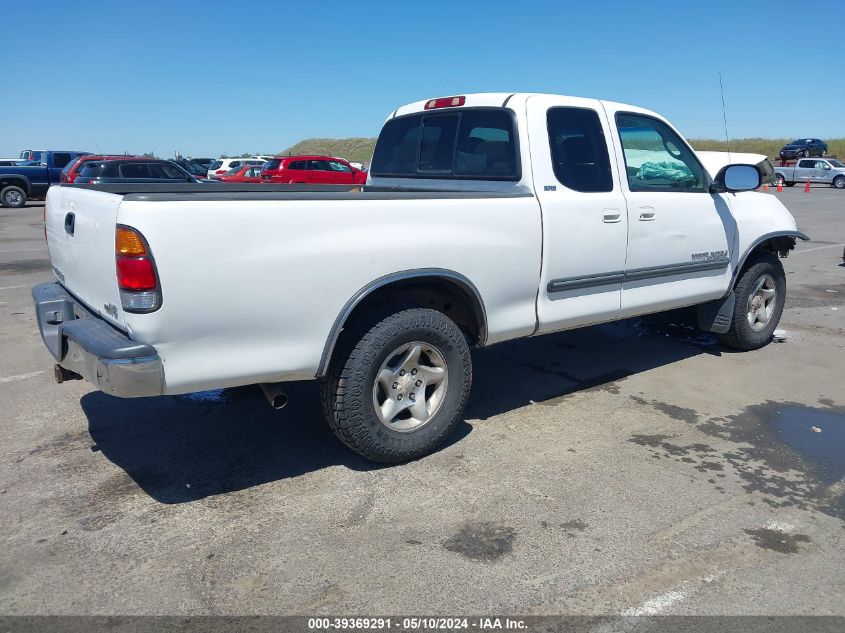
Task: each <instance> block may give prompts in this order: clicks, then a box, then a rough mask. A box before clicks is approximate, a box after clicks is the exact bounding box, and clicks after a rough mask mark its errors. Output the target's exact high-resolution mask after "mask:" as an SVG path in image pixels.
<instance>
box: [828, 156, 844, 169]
mask: <svg viewBox="0 0 845 633" xmlns="http://www.w3.org/2000/svg"><path fill="white" fill-rule="evenodd" d="M827 162H829V163H830V164H831V165H833V166H834V167H838V168H840V169H841V168H842V167H845V163H843V162H842V161H841V160H834V159H832V158H828V159H827Z"/></svg>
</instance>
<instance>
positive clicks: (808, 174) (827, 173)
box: [775, 158, 845, 189]
mask: <svg viewBox="0 0 845 633" xmlns="http://www.w3.org/2000/svg"><path fill="white" fill-rule="evenodd" d="M796 182H811V183H812V182H818V183H826V184H829V185H831V186H832V187H836V188H837V189H845V163H843V162H842V161H841V160H836V159H835V158H801V159H799V160H798V162H797V163H796V164H795V166H794V167H775V183H783V184H784V185H786V186H787V187H791V186H792V185H794V184H795V183H796Z"/></svg>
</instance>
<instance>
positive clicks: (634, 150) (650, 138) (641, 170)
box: [616, 112, 707, 193]
mask: <svg viewBox="0 0 845 633" xmlns="http://www.w3.org/2000/svg"><path fill="white" fill-rule="evenodd" d="M616 126H617V128H618V129H619V139H620V141H621V142H622V151H623V153H624V155H625V171H626V172H627V176H628V188H629V189H630V190H631V191H676V192H696V193H698V192H705V191H707V188H706V185H707V183H706V179H705V176H704V173H705V172H704V168H703V167H702V166H701V163H699V162H698V159H697V158H696V157H695V155H694V154H693V153H692V151H691V150H690V149H689V148H688V147H687V144H686V143H684V142H683V141H682V140H681V139H680V137H678V135H677V134H675V132H673V131H672V130H671V128H669V126H668V125H666V124H665V123H663V122H662V121H659V120H657V119H654V118H652V117H650V116H645V115H642V114H631V113H627V112H625V113H623V112H620V113H618V114H617V115H616Z"/></svg>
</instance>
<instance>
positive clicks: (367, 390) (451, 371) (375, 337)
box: [320, 308, 472, 464]
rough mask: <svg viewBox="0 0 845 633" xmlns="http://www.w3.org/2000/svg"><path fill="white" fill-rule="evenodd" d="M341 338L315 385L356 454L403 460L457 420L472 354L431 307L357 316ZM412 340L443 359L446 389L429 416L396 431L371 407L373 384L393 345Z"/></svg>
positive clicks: (423, 450) (431, 445)
mask: <svg viewBox="0 0 845 633" xmlns="http://www.w3.org/2000/svg"><path fill="white" fill-rule="evenodd" d="M344 338H345V340H344V341H342V342H341V346H340V349H338V350H337V352H336V354H335V355H334V358H333V359H332V363H331V366H330V368H329V372H328V376H327V377H326V378H324V379H323V380H322V381H321V385H320V388H321V396H322V397H321V400H322V404H323V414H324V415H325V417H326V421H327V422H328V424H329V426H330V427H331V429H332V430H333V431H334V433H335V435H337V437H338V438H339V439H340V440H341V441H342V442H343V443H344V444H346V445H347V446H348V447H349V448H351V449H352V450H353V451H355V452H356V453H358V454H359V455H361V456H363V457H365V458H367V459H369V460H372V461H375V462H381V463H384V464H399V463H402V462H407V461H409V460H412V459H416V458H419V457H422V456H423V455H427V454H428V453H431V452H433V451H434V450H436V449H437V448H438V447H440V446H441V445H442V444H443V443H444V442H445V441H446V438H447V437H448V436H449V434H450V433H451V432H452V430H453V429H454V428H455V425H456V424H457V423H458V422H459V421H460V419H461V417H462V415H463V411H464V407H465V406H466V402H467V398H468V397H469V391H470V387H471V385H472V359H471V357H470V352H469V346H468V345H467V341H466V338H465V337H464V334H463V333H462V332H461V330H460V328H458V326H457V325H455V323H454V322H453V321H452V320H451V319H449V318H448V317H446V316H445V315H444V314H442V313H441V312H438V311H436V310H431V309H428V308H408V309H404V310H401V311H399V312H396V313H394V314H387V315H385V314H384V313H382V314H381V315H377V314H373V315H371V316H370V317H369V318H365V319H362V320H361V321H360V322H359V323H358V324H357V326H353V327H352V328H351V329H350V332H349V334H348V336H345V337H344ZM417 341H419V342H422V343H428V344H430V345H431V346H433V347H434V348H435V349H436V350H437V351H438V352H439V353H440V354H441V355H442V358H443V359H444V360H445V365H446V375H447V382H446V386H445V394H444V395H443V396H442V401H441V403H440V405H439V408H437V410H436V412H434V415H433V417H431V419H430V420H428V421H427V422H425V423H424V424H422V425H421V426H419V427H418V428H415V429H413V430H406V431H396V430H394V429H393V428H388V425H387V424H386V423H384V422H382V421H381V418H380V416H379V414H378V413H377V412H376V406H377V405H376V402H375V396H374V387H375V386H376V383H377V377H378V373H379V372H380V371H381V370H382V365H383V363H386V362H388V361H389V359H390V358H391V356H392V354H393V353H394V352H395V350H397V349H399V348H401V346H402V345H405V344H408V343H412V342H417ZM394 387H395V385H394ZM409 397H410V396H409ZM400 398H401V396H400Z"/></svg>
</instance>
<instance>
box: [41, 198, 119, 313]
mask: <svg viewBox="0 0 845 633" xmlns="http://www.w3.org/2000/svg"><path fill="white" fill-rule="evenodd" d="M121 200H123V197H122V196H120V195H117V194H113V193H104V192H101V191H91V190H88V189H80V188H75V187H73V188H72V187H51V188H50V191H49V193H48V195H47V209H46V214H45V221H46V228H47V247H48V249H49V251H50V261H51V263H52V265H53V270H54V272H55V273H56V277H57V278H58V280H59V282H61V284H62V285H63V286H64V287H65V288H66V289H67V290H68V292H70V293H71V294H72V295H74V296H75V297H76V298H77V299H79V300H80V301H81V302H82V303H84V304H85V305H86V306H88V308H89V309H90V310H92V311H93V312H96V313H97V314H99V315H100V316H101V317H103V318H104V319H106V320H108V321H110V322H111V323H114V324H115V325H118V326H121V327H122V326H123V325H124V318H123V311H122V310H121V309H120V293H119V291H118V288H117V273H116V271H115V256H114V233H115V225H116V222H117V208H118V207H119V206H120V202H121Z"/></svg>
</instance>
